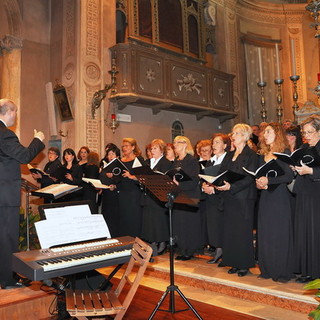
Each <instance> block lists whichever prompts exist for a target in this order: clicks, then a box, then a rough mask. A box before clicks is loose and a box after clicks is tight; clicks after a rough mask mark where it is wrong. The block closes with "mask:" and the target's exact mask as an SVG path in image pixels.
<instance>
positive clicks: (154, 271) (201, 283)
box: [146, 254, 318, 315]
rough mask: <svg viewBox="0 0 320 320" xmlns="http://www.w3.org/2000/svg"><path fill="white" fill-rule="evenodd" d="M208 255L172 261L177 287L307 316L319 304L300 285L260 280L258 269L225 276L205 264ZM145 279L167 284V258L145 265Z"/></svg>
mask: <svg viewBox="0 0 320 320" xmlns="http://www.w3.org/2000/svg"><path fill="white" fill-rule="evenodd" d="M208 259H210V257H208V256H198V257H195V258H193V259H192V260H189V261H175V262H174V279H175V283H176V284H177V285H178V286H181V285H183V286H187V287H192V288H195V289H200V290H202V291H204V292H206V293H210V292H212V293H217V294H222V295H225V296H228V297H233V298H237V299H241V300H245V301H251V302H255V303H259V304H263V305H269V306H273V307H276V308H281V309H284V310H290V311H293V312H298V313H301V314H303V315H307V314H308V313H309V312H310V311H311V310H313V309H315V308H316V307H317V305H318V303H317V301H316V300H315V299H314V293H315V292H314V291H313V292H309V291H306V290H304V289H303V284H299V283H296V282H295V281H294V280H291V281H289V282H288V283H280V282H274V281H272V280H269V279H268V280H266V279H259V278H258V277H257V276H258V275H259V269H258V268H252V269H250V273H249V274H248V275H247V276H245V277H238V275H237V274H228V273H227V271H228V270H229V268H227V267H223V268H219V267H217V265H216V264H214V265H211V264H207V263H206V262H207V261H208ZM146 276H147V277H149V278H155V279H158V280H159V279H162V281H165V282H167V283H168V284H169V283H170V273H169V255H168V254H166V255H162V256H159V257H156V258H155V259H154V262H153V263H150V265H149V266H148V269H147V272H146Z"/></svg>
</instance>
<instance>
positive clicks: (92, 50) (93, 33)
mask: <svg viewBox="0 0 320 320" xmlns="http://www.w3.org/2000/svg"><path fill="white" fill-rule="evenodd" d="M99 3H100V1H96V0H87V15H86V18H87V46H86V54H87V56H95V57H98V56H99V52H100V51H99V47H100V46H99V44H100V33H99V28H100V25H101V22H100V13H99V6H98V4H99Z"/></svg>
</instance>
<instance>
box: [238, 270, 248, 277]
mask: <svg viewBox="0 0 320 320" xmlns="http://www.w3.org/2000/svg"><path fill="white" fill-rule="evenodd" d="M248 271H249V270H248V269H243V270H239V271H238V277H244V276H246V275H247V274H248Z"/></svg>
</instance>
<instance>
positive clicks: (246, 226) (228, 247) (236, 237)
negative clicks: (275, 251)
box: [216, 123, 258, 277]
mask: <svg viewBox="0 0 320 320" xmlns="http://www.w3.org/2000/svg"><path fill="white" fill-rule="evenodd" d="M251 133H252V129H251V127H250V126H248V125H247V124H242V123H239V124H236V125H235V126H234V127H233V129H232V135H231V140H232V142H233V145H234V147H235V150H234V151H232V152H230V153H228V154H227V155H226V157H225V160H224V161H223V163H222V166H221V171H220V172H224V171H226V170H230V171H232V172H236V173H240V174H244V170H243V169H242V167H245V168H247V169H248V170H250V171H255V170H256V169H257V162H258V158H257V155H256V153H255V152H254V151H253V150H251V149H250V148H249V146H248V145H247V142H248V140H249V139H250V136H251ZM216 189H217V190H219V191H222V196H223V199H224V214H223V216H224V221H223V224H224V237H223V257H222V265H224V266H230V267H232V268H231V269H230V270H229V271H228V273H230V274H233V273H237V274H238V276H239V277H243V276H245V275H246V274H247V273H248V270H249V268H252V267H254V266H255V261H254V249H253V213H254V204H255V199H256V187H255V183H254V178H253V177H252V176H251V175H249V174H246V175H245V176H244V177H243V178H242V179H240V180H238V181H235V182H233V183H229V182H227V181H225V184H224V185H222V186H220V187H219V186H218V187H216Z"/></svg>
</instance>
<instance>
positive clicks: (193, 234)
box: [172, 136, 203, 261]
mask: <svg viewBox="0 0 320 320" xmlns="http://www.w3.org/2000/svg"><path fill="white" fill-rule="evenodd" d="M173 145H174V151H175V154H176V156H177V157H176V159H175V160H174V163H173V167H174V168H181V169H182V170H183V171H184V172H185V173H186V174H187V175H188V176H189V177H190V178H191V180H189V181H177V179H176V178H174V180H173V181H174V182H175V183H176V185H177V187H178V192H183V193H184V194H185V195H186V196H187V197H188V198H190V199H199V198H200V187H199V178H198V174H199V164H198V161H197V160H196V159H195V158H194V151H193V148H192V145H191V142H190V140H189V139H188V138H187V137H185V136H177V137H175V138H174V141H173ZM172 220H173V234H174V237H175V239H176V245H177V249H176V252H177V256H176V260H183V261H186V260H190V259H191V258H192V257H193V255H194V254H196V253H200V252H201V250H202V245H203V243H202V241H201V220H200V215H199V210H198V207H197V205H196V204H195V205H187V204H180V203H175V204H174V207H173V219H172Z"/></svg>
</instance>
